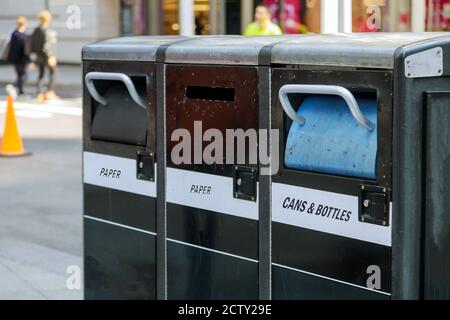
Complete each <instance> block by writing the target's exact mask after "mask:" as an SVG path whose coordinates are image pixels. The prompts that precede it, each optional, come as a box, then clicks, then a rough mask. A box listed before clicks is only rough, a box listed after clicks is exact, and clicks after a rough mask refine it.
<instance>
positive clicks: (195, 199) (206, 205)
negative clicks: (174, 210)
mask: <svg viewBox="0 0 450 320" xmlns="http://www.w3.org/2000/svg"><path fill="white" fill-rule="evenodd" d="M167 202H170V203H173V204H178V205H183V206H188V207H193V208H198V209H203V210H208V211H214V212H219V213H224V214H229V215H233V216H237V217H242V218H247V219H252V220H258V203H257V202H253V201H245V200H240V199H235V198H234V197H233V179H232V178H230V177H222V176H216V175H212V174H205V173H200V172H194V171H188V170H180V169H173V168H167Z"/></svg>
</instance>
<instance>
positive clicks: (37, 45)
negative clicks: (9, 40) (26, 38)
mask: <svg viewBox="0 0 450 320" xmlns="http://www.w3.org/2000/svg"><path fill="white" fill-rule="evenodd" d="M38 19H39V26H38V27H37V28H36V29H34V31H33V34H32V35H31V41H30V51H31V53H32V54H31V56H32V61H33V62H34V63H35V64H36V65H37V67H38V71H39V77H38V81H37V87H38V92H39V94H38V101H40V102H42V101H45V100H47V99H54V98H56V95H55V92H54V85H55V73H56V66H57V63H58V62H57V59H56V42H57V35H56V32H55V31H54V30H51V29H50V28H49V25H50V22H51V20H52V15H51V14H50V12H49V11H48V10H44V11H41V12H40V13H39V15H38ZM45 69H48V71H49V74H50V79H49V82H48V85H47V90H46V91H45V89H44V86H43V82H44V75H45Z"/></svg>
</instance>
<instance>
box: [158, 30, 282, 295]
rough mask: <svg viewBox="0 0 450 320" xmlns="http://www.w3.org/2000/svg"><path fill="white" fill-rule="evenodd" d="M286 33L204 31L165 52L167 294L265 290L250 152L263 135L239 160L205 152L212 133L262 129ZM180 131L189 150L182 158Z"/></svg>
mask: <svg viewBox="0 0 450 320" xmlns="http://www.w3.org/2000/svg"><path fill="white" fill-rule="evenodd" d="M282 39H283V38H281V37H260V38H257V37H251V38H244V37H240V36H229V37H220V36H218V37H201V38H197V39H192V40H189V41H184V42H182V43H176V44H174V45H171V46H169V48H168V49H167V51H166V57H165V63H166V75H165V78H166V87H165V90H166V125H167V128H166V137H167V186H166V197H167V199H166V200H167V297H168V298H169V299H257V298H258V297H259V287H258V277H259V272H258V267H259V264H258V262H259V246H258V244H259V241H258V230H259V205H258V201H259V196H258V193H259V188H258V185H259V182H258V181H259V166H258V163H257V162H252V161H251V159H250V158H251V157H253V156H256V157H257V152H258V148H257V140H252V139H251V138H249V139H247V140H245V143H244V144H245V151H246V154H247V157H246V158H245V159H241V160H242V161H238V159H237V157H234V158H232V159H231V161H225V157H226V156H225V153H223V154H222V155H220V156H218V157H219V158H221V159H222V160H223V161H214V162H213V163H212V162H208V161H207V160H205V158H204V157H202V156H201V155H202V154H203V151H205V150H206V149H207V146H208V145H209V142H211V141H213V140H214V139H209V142H207V141H206V140H207V139H202V137H205V134H206V135H207V132H208V130H215V132H216V133H219V134H222V136H223V137H225V136H226V132H227V130H239V129H240V130H242V131H244V132H247V130H257V129H258V128H259V117H260V110H261V109H260V107H261V105H262V104H264V103H266V106H267V108H266V109H265V110H266V111H265V112H266V113H268V109H269V107H268V106H269V104H268V100H269V91H270V90H265V91H264V93H263V94H262V95H261V92H260V91H259V89H260V87H267V88H269V65H270V55H269V53H270V50H269V48H270V47H271V45H273V44H275V43H277V42H279V41H281V40H282ZM180 129H181V130H182V131H181V133H180ZM180 134H181V135H180ZM183 135H186V137H185V138H186V139H185V141H184V142H188V144H191V145H192V149H189V150H187V149H186V150H185V151H184V154H183V152H181V153H180V154H181V155H183V156H184V157H185V158H184V159H183V160H182V161H179V159H178V160H177V158H176V155H177V154H178V153H177V152H176V151H175V150H178V149H177V148H179V147H180V146H179V142H180V137H181V136H183ZM198 139H200V140H201V141H200V142H199V144H197V145H196V143H198ZM216 142H217V141H216ZM218 143H219V145H220V146H222V145H223V146H224V149H225V150H226V152H228V153H229V151H230V149H229V148H228V149H227V148H226V146H225V145H226V143H225V141H221V142H218ZM244 144H242V146H243V145H244ZM195 148H197V153H195V150H194V149H195ZM232 148H234V147H232ZM198 150H200V159H198V158H196V157H198V156H199V153H198ZM235 151H236V150H235ZM233 152H234V151H233ZM174 154H175V157H174ZM235 155H237V151H236V153H235ZM184 160H186V161H184ZM216 160H217V158H216ZM221 162H222V163H221Z"/></svg>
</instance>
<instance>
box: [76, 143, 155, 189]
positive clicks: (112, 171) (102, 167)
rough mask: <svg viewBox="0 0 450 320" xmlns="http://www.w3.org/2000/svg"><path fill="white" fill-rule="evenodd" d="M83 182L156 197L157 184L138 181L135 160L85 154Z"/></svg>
mask: <svg viewBox="0 0 450 320" xmlns="http://www.w3.org/2000/svg"><path fill="white" fill-rule="evenodd" d="M155 172H156V165H155ZM83 182H84V183H87V184H91V185H94V186H99V187H104V188H109V189H114V190H119V191H125V192H130V193H135V194H140V195H143V196H148V197H156V183H155V182H151V181H143V180H138V179H137V167H136V160H133V159H127V158H120V157H113V156H107V155H103V154H98V153H91V152H84V154H83Z"/></svg>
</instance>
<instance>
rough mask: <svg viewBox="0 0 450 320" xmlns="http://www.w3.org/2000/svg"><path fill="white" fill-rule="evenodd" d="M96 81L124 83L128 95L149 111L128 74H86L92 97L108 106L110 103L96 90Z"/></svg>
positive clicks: (86, 81) (87, 85)
mask: <svg viewBox="0 0 450 320" xmlns="http://www.w3.org/2000/svg"><path fill="white" fill-rule="evenodd" d="M94 80H110V81H121V82H123V83H124V84H125V86H126V87H127V89H128V93H129V94H130V97H131V98H132V99H133V101H134V102H136V103H137V104H138V105H139V106H141V107H142V108H144V109H147V105H146V103H145V101H144V100H143V99H142V98H141V97H140V96H139V94H138V93H137V90H136V87H135V86H134V83H133V81H131V79H130V77H129V76H127V75H126V74H123V73H109V72H89V73H88V74H86V77H85V83H86V87H87V89H88V91H89V93H90V94H91V97H92V98H93V99H94V100H95V101H97V102H98V103H100V104H101V105H106V104H107V103H108V101H107V100H106V98H105V97H103V96H102V95H100V94H99V93H98V91H97V88H95V84H94Z"/></svg>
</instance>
